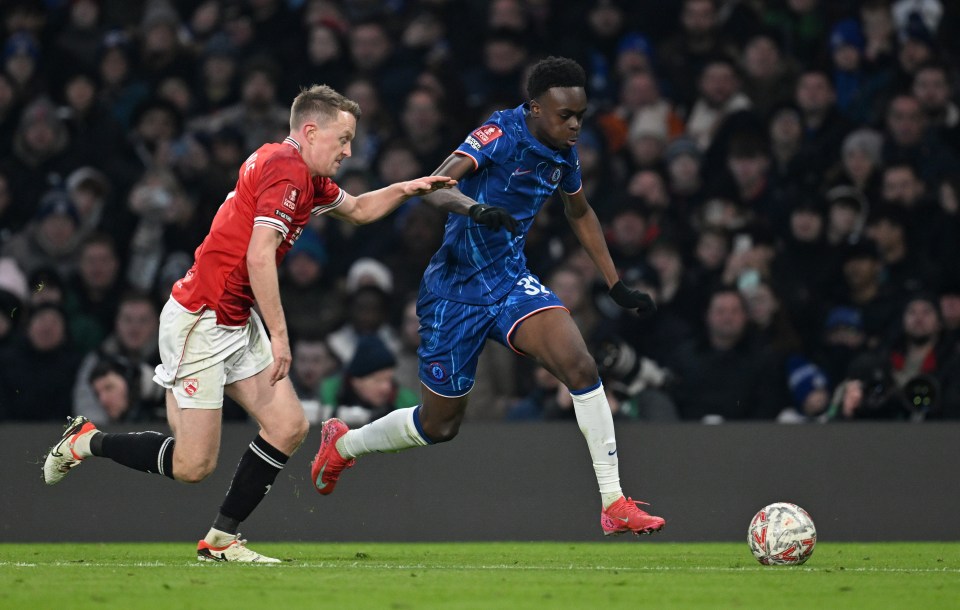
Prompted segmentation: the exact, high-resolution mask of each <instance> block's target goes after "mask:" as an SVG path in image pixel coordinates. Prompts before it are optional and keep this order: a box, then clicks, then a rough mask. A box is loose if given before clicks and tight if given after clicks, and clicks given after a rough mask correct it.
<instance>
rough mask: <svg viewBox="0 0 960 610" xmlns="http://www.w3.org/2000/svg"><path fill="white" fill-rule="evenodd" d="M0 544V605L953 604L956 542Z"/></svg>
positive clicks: (957, 593)
mask: <svg viewBox="0 0 960 610" xmlns="http://www.w3.org/2000/svg"><path fill="white" fill-rule="evenodd" d="M251 546H252V547H253V548H254V549H255V550H258V551H261V552H263V553H265V554H267V555H272V556H275V557H282V558H284V559H285V560H286V561H284V563H282V564H280V565H272V566H270V565H259V566H258V565H243V564H209V563H203V564H201V563H199V562H197V561H196V560H195V559H194V554H193V553H194V548H195V547H194V545H193V543H191V542H182V543H176V544H171V543H163V544H159V543H150V544H146V543H126V544H0V608H2V609H8V608H9V609H20V608H23V609H46V608H56V609H63V608H68V609H69V610H82V609H85V608H137V609H141V608H164V609H166V608H203V609H204V610H212V609H216V608H230V609H233V610H235V609H237V608H258V609H261V610H281V609H288V608H289V609H300V608H303V609H307V608H349V609H363V608H416V609H419V608H445V609H446V608H483V609H486V608H598V609H603V610H609V609H614V608H631V609H637V608H771V607H779V606H782V607H789V608H817V609H818V610H827V609H832V608H896V609H898V610H902V609H904V608H923V609H925V610H931V609H934V608H936V609H939V608H960V543H956V542H951V543H871V544H854V543H824V542H821V543H820V544H818V546H817V548H816V550H815V552H814V554H813V557H812V558H811V559H810V561H808V562H807V564H806V565H803V566H793V567H764V566H760V565H759V564H757V563H756V562H755V561H754V560H753V557H752V555H750V551H749V549H748V548H747V544H746V542H743V543H736V544H735V543H708V544H679V543H656V542H653V543H651V542H649V541H647V540H642V541H639V542H634V541H632V540H625V539H624V540H616V541H613V540H608V541H604V542H597V543H589V544H585V543H560V542H552V543H535V542H521V543H514V542H510V543H508V542H503V543H446V544H381V543H350V544H313V543H264V542H256V541H254V542H253V543H251Z"/></svg>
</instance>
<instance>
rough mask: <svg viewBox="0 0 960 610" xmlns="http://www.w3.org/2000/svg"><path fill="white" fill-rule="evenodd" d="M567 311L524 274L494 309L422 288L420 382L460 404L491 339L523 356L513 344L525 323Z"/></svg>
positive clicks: (419, 311)
mask: <svg viewBox="0 0 960 610" xmlns="http://www.w3.org/2000/svg"><path fill="white" fill-rule="evenodd" d="M558 307H559V308H561V309H566V308H565V307H564V306H563V303H561V302H560V299H558V298H557V297H556V295H554V294H553V293H552V292H550V291H549V290H548V289H547V288H546V287H545V286H543V285H542V284H541V283H540V280H539V279H538V278H537V276H535V275H533V274H532V273H530V272H529V271H526V272H524V273H523V274H522V275H521V276H520V279H519V280H518V281H517V284H516V285H515V286H514V287H513V290H511V291H510V292H509V293H508V294H507V295H506V296H505V297H503V298H502V299H500V300H499V301H497V302H496V303H493V304H491V305H471V304H469V303H460V302H458V301H451V300H448V299H444V298H442V297H439V296H437V295H436V294H434V293H433V292H431V291H430V290H429V289H428V288H427V287H426V284H425V283H424V285H421V287H420V297H419V298H418V299H417V315H418V316H419V317H420V348H419V349H418V350H417V355H418V356H420V381H422V382H423V384H424V385H425V386H427V388H429V389H430V391H431V392H433V393H434V394H438V395H440V396H446V397H450V398H456V397H459V396H463V395H465V394H466V393H467V392H469V391H470V389H471V388H472V387H473V382H474V377H475V376H476V373H477V360H478V359H479V358H480V352H481V351H482V350H483V344H484V343H486V341H487V339H488V338H490V339H494V340H496V341H499V342H500V343H502V344H503V345H506V346H507V347H509V348H510V349H512V350H513V351H515V352H517V353H518V354H521V352H520V351H519V350H518V349H516V348H515V347H514V346H513V345H512V344H511V343H510V339H511V336H512V335H513V333H514V331H516V330H517V328H519V327H520V324H521V323H522V322H523V321H524V320H525V319H526V318H529V317H530V316H532V315H533V314H535V313H537V312H538V311H543V310H545V309H553V308H558Z"/></svg>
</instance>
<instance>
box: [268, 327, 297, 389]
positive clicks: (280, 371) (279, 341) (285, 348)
mask: <svg viewBox="0 0 960 610" xmlns="http://www.w3.org/2000/svg"><path fill="white" fill-rule="evenodd" d="M270 350H271V351H272V352H273V369H272V370H271V371H270V385H276V384H277V382H278V381H280V380H281V379H283V378H284V377H286V376H287V373H289V372H290V364H291V363H292V362H293V356H292V355H291V353H290V340H289V339H287V338H286V337H271V338H270Z"/></svg>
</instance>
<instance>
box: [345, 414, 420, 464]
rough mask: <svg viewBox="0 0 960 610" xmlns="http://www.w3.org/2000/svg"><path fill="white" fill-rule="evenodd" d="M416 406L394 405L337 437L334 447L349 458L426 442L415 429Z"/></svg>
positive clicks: (416, 445) (416, 418) (418, 419)
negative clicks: (368, 421)
mask: <svg viewBox="0 0 960 610" xmlns="http://www.w3.org/2000/svg"><path fill="white" fill-rule="evenodd" d="M419 409H420V407H419V406H416V407H410V408H409V409H397V410H396V411H391V412H390V413H387V414H386V415H384V416H383V417H381V418H380V419H377V420H374V421H372V422H370V423H369V424H367V425H366V426H364V427H362V428H358V429H357V430H350V431H349V432H347V433H346V434H344V435H343V436H341V437H340V439H339V440H337V451H339V452H340V455H342V456H343V457H345V458H347V459H348V460H350V459H353V458H358V457H360V456H363V455H367V454H368V453H374V452H380V453H383V452H395V451H403V450H404V449H410V448H411V447H423V446H424V445H429V444H430V441H429V440H427V439H426V438H425V437H424V436H423V434H421V433H420V430H419V429H418V425H417V424H418V422H419V421H420V415H419V413H418V410H419Z"/></svg>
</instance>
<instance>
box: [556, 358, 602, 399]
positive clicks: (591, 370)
mask: <svg viewBox="0 0 960 610" xmlns="http://www.w3.org/2000/svg"><path fill="white" fill-rule="evenodd" d="M564 377H565V379H563V384H564V385H565V386H567V387H568V388H570V389H571V390H578V389H581V388H587V387H590V386H592V385H593V384H595V383H597V380H598V379H599V378H600V375H599V373H598V372H597V364H596V362H594V360H593V358H591V357H590V355H589V354H580V355H577V357H575V358H572V359H571V360H570V362H569V363H568V364H567V365H566V366H565V367H564Z"/></svg>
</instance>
